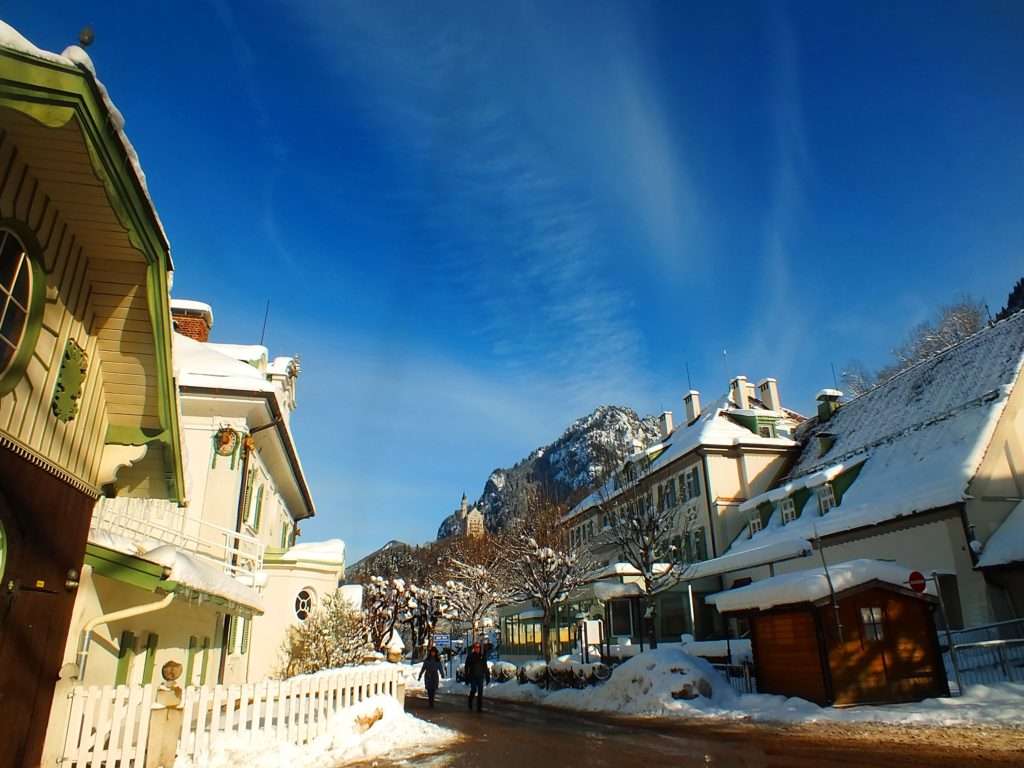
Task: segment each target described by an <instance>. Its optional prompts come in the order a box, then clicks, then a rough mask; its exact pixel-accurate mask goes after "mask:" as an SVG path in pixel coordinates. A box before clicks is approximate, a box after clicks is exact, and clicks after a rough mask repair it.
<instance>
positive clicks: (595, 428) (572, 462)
mask: <svg viewBox="0 0 1024 768" xmlns="http://www.w3.org/2000/svg"><path fill="white" fill-rule="evenodd" d="M633 440H639V441H640V442H641V443H643V444H644V445H645V446H646V445H648V444H650V443H653V442H655V441H657V440H658V423H657V419H655V418H653V417H648V418H645V419H641V418H640V417H639V416H638V415H637V414H636V412H635V411H634V410H632V409H631V408H624V407H622V406H616V405H602V406H599V407H598V408H597V409H596V410H595V411H594V412H593V413H591V414H590V415H588V416H584V417H583V418H582V419H577V420H576V421H574V422H573V423H572V424H571V425H570V426H569V428H568V429H567V430H565V432H564V433H562V436H561V437H559V438H558V439H557V440H555V441H554V442H553V443H551V444H550V445H546V446H544V447H543V448H538V449H537V450H535V451H533V452H532V453H531V454H530V455H529V456H527V457H526V458H524V459H523V460H522V461H520V462H519V463H517V464H516V465H515V466H514V467H512V468H510V469H496V470H494V471H493V472H491V475H490V477H488V478H487V482H486V483H484V490H483V493H482V494H481V496H480V498H479V499H478V500H477V501H476V502H474V503H475V505H476V506H478V507H479V508H480V509H481V510H482V511H483V513H484V521H485V523H486V525H487V528H488V530H491V531H496V530H500V529H502V528H504V527H505V526H506V525H507V524H508V523H509V521H511V520H512V519H514V518H516V517H518V516H519V515H521V514H522V513H523V509H524V500H525V498H526V495H527V492H528V490H529V489H530V488H547V489H550V492H551V494H552V495H554V497H555V498H557V499H559V500H569V499H573V498H578V497H579V495H580V492H581V491H583V490H586V489H589V488H590V487H591V486H592V485H593V483H594V481H595V480H596V479H597V478H598V477H599V476H600V475H601V474H602V472H603V471H604V467H603V466H602V464H601V457H602V456H606V455H607V452H608V451H609V450H611V451H614V452H615V455H616V456H617V457H619V458H622V457H624V456H625V455H626V453H627V452H631V451H632V444H633ZM627 446H629V447H630V448H629V451H627ZM455 530H456V524H455V514H454V513H453V514H451V515H449V516H448V517H447V518H445V520H444V522H442V523H441V527H440V528H439V529H438V531H437V537H438V539H443V538H446V537H447V536H450V535H451V534H452V533H454V532H455Z"/></svg>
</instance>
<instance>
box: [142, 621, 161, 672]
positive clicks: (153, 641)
mask: <svg viewBox="0 0 1024 768" xmlns="http://www.w3.org/2000/svg"><path fill="white" fill-rule="evenodd" d="M159 642H160V636H159V635H157V634H155V633H153V632H150V633H149V637H147V638H146V662H145V664H144V665H143V667H142V683H143V685H149V684H150V683H152V682H153V667H154V666H156V646H157V644H158V643H159Z"/></svg>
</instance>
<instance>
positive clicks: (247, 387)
mask: <svg viewBox="0 0 1024 768" xmlns="http://www.w3.org/2000/svg"><path fill="white" fill-rule="evenodd" d="M225 346H229V345H225V344H210V343H208V342H206V343H204V342H201V341H196V340H195V339H190V338H189V337H188V336H184V335H182V334H180V333H175V334H174V363H175V368H176V370H177V376H178V384H179V385H180V386H183V387H188V386H193V387H214V388H217V389H233V390H239V391H242V392H273V391H275V386H274V384H273V382H271V381H268V380H267V377H266V376H264V375H263V374H262V373H260V371H259V370H257V369H256V368H254V367H253V366H251V365H249V364H248V363H243V362H242V361H241V360H240V359H239V358H237V357H234V356H232V355H230V354H226V353H225V352H224V351H223V350H222V347H225Z"/></svg>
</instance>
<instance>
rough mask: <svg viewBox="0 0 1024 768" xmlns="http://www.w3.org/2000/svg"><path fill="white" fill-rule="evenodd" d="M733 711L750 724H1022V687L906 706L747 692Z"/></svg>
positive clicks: (977, 690)
mask: <svg viewBox="0 0 1024 768" xmlns="http://www.w3.org/2000/svg"><path fill="white" fill-rule="evenodd" d="M738 702H739V705H740V709H739V710H738V711H737V712H736V713H735V714H738V715H743V716H747V717H749V718H751V719H753V720H760V721H771V722H780V723H815V722H842V723H882V724H891V725H925V726H933V727H935V726H970V725H984V726H1002V727H1011V728H1021V727H1022V726H1024V717H1022V713H1024V683H998V684H995V685H972V686H971V687H969V688H968V689H967V691H966V692H965V693H964V695H963V696H957V697H955V698H954V697H950V698H944V699H926V700H924V701H917V702H912V703H909V704H887V705H881V706H862V707H844V708H841V709H836V708H834V707H819V706H818V705H817V704H813V703H811V702H809V701H805V700H804V699H796V698H793V699H787V698H786V697H785V696H770V695H768V694H748V695H745V696H740V697H738Z"/></svg>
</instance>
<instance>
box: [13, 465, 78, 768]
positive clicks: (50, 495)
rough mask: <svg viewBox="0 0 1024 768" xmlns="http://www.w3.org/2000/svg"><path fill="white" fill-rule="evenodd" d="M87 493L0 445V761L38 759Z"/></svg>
mask: <svg viewBox="0 0 1024 768" xmlns="http://www.w3.org/2000/svg"><path fill="white" fill-rule="evenodd" d="M91 507H92V500H91V499H90V498H89V497H87V496H85V495H84V494H82V493H80V492H79V491H77V490H75V489H74V488H72V487H71V486H69V485H67V484H65V483H63V482H62V481H61V480H59V479H57V478H55V477H53V476H52V475H49V474H48V473H46V472H44V471H42V470H41V469H39V468H38V467H35V466H34V465H32V464H29V463H28V462H27V461H25V460H24V459H22V458H21V457H19V456H17V455H15V454H13V453H11V452H9V451H6V450H4V449H0V525H2V526H3V536H4V549H5V552H4V564H3V575H2V579H0V712H2V713H3V716H2V717H0V744H2V745H4V746H3V748H2V749H0V768H9V767H10V768H15V766H19V767H20V766H33V765H37V764H38V763H39V759H40V755H41V753H42V748H43V739H44V737H45V735H46V725H47V721H48V719H49V715H50V704H51V700H52V697H53V687H54V684H55V683H56V681H57V673H58V672H59V670H60V665H61V660H62V657H63V654H64V644H65V641H66V639H67V633H68V624H69V623H70V620H71V611H72V608H73V606H74V599H75V590H74V587H73V586H72V587H71V588H70V589H69V588H68V587H67V585H66V584H65V582H66V580H67V577H68V572H69V571H74V572H75V573H76V574H77V572H79V571H80V569H81V567H82V559H83V557H84V554H85V541H86V536H87V534H88V530H89V516H90V514H91Z"/></svg>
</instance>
